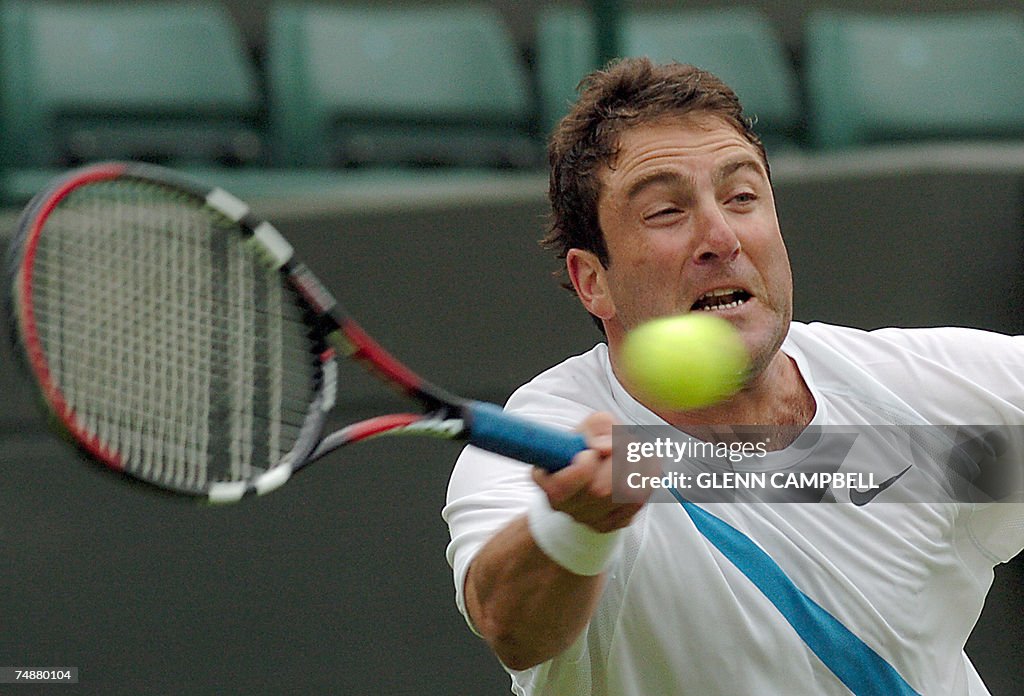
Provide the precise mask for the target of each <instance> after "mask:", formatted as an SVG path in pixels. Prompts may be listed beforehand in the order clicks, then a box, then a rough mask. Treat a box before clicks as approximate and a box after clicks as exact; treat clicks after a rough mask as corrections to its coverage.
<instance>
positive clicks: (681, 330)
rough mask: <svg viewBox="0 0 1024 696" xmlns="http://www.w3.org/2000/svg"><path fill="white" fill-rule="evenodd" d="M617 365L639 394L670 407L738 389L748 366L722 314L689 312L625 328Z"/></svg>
mask: <svg viewBox="0 0 1024 696" xmlns="http://www.w3.org/2000/svg"><path fill="white" fill-rule="evenodd" d="M621 358H622V366H621V367H622V370H623V373H624V374H623V376H624V377H625V379H626V381H627V382H628V383H629V384H630V385H631V386H632V387H633V388H634V389H635V390H636V391H637V393H638V395H639V396H640V398H641V400H643V401H646V402H648V403H649V404H650V405H652V406H655V407H660V408H669V409H674V410H682V411H686V410H690V409H696V408H701V407H704V406H710V405H711V404H714V403H717V402H719V401H722V400H724V399H727V398H729V397H730V396H732V395H733V394H735V393H736V392H738V391H739V390H740V388H741V387H742V386H743V384H744V382H745V381H746V378H747V374H748V371H749V369H750V356H749V355H748V353H747V349H746V346H745V345H744V344H743V339H742V338H740V335H739V332H738V331H737V330H736V329H735V328H734V327H733V325H732V324H730V323H729V322H728V321H726V320H725V319H722V318H720V317H716V316H714V315H711V314H706V313H696V312H691V313H689V314H682V315H679V316H671V317H661V318H659V319H654V320H651V321H648V322H647V323H645V324H642V325H640V326H638V327H637V328H635V329H633V330H632V331H630V332H629V334H627V336H626V339H625V342H624V343H623V346H622V354H621Z"/></svg>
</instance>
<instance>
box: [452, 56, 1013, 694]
mask: <svg viewBox="0 0 1024 696" xmlns="http://www.w3.org/2000/svg"><path fill="white" fill-rule="evenodd" d="M549 157H550V165H551V172H550V173H551V178H550V198H551V205H552V208H553V227H552V231H551V233H550V236H549V239H548V242H549V243H550V245H551V246H552V247H553V248H555V249H557V250H558V251H559V253H560V255H561V256H562V257H564V259H565V266H566V270H567V273H568V278H569V280H570V281H571V283H572V287H573V289H574V290H575V292H576V294H577V295H578V296H579V300H580V302H581V303H582V304H583V306H584V307H585V308H586V310H587V311H588V312H589V313H590V314H591V315H593V317H594V318H595V320H596V321H597V322H598V324H599V325H600V326H601V328H602V329H603V331H604V334H605V336H606V338H607V341H606V342H602V343H600V344H599V345H597V346H596V347H594V348H593V349H592V350H590V351H589V352H587V353H584V354H582V355H579V356H576V357H572V358H569V359H568V360H566V361H565V362H563V363H561V364H560V365H557V366H556V367H553V368H552V369H550V370H548V371H546V372H544V373H543V374H541V375H540V376H538V377H537V378H535V379H534V380H533V381H531V382H530V383H528V384H526V385H525V386H523V387H521V388H520V389H519V390H518V391H517V392H516V393H515V394H514V395H513V396H512V397H511V398H510V400H509V402H508V404H507V406H506V408H507V410H509V411H512V412H515V413H519V414H521V415H523V416H527V417H529V418H535V419H539V420H543V421H546V422H548V423H551V424H554V425H556V426H561V427H564V428H566V429H570V428H579V429H580V430H581V431H582V432H583V433H585V434H586V437H587V439H588V443H589V445H590V447H591V448H590V449H589V450H587V451H585V452H583V453H581V454H579V455H578V456H577V457H576V458H575V459H574V461H573V463H572V465H571V466H569V467H568V468H566V469H564V470H562V471H560V472H558V473H555V474H547V473H542V472H538V471H537V470H535V469H533V468H532V467H529V466H527V465H524V464H520V463H518V462H515V461H511V460H509V459H506V458H502V457H500V456H497V455H493V454H488V453H485V452H483V451H480V450H477V449H474V448H472V447H469V448H467V449H466V450H465V451H464V452H463V453H462V455H461V457H460V458H459V461H458V463H457V465H456V467H455V470H454V473H453V475H452V478H451V483H450V487H449V492H448V504H447V506H446V507H445V510H444V517H445V519H446V521H447V522H448V524H449V526H450V531H451V544H450V546H449V548H448V559H449V562H450V563H451V565H452V568H453V570H454V576H455V588H456V600H457V604H458V607H459V609H460V610H461V611H462V612H463V613H464V615H465V616H466V618H467V620H468V622H469V624H470V626H471V627H472V629H473V630H474V631H476V632H477V633H478V634H479V635H481V636H482V637H483V638H484V639H485V640H486V641H487V643H488V644H489V645H490V646H491V648H492V649H493V651H494V653H495V654H496V655H497V656H498V658H499V659H500V660H501V662H502V663H503V665H504V666H505V667H506V669H507V670H508V672H509V673H510V674H511V677H512V691H513V692H514V693H516V694H530V695H532V696H540V695H542V694H543V695H545V696H547V695H556V694H557V695H558V696H570V695H577V694H578V695H580V696H583V695H584V694H585V695H587V696H591V695H599V694H605V695H609V696H611V695H614V696H650V695H651V694H672V695H673V696H682V695H685V694H696V695H699V696H736V695H737V694H744V695H747V694H757V695H758V696H763V695H767V694H787V695H789V696H822V695H833V694H834V695H837V696H838V695H840V694H844V695H845V694H850V693H854V694H880V695H881V694H884V695H885V696H893V695H896V694H926V695H928V696H933V695H935V694H945V695H950V696H953V695H955V696H968V695H970V696H981V695H982V694H988V691H987V689H986V687H985V685H984V684H983V682H982V680H981V678H980V677H979V675H978V674H977V672H976V671H975V669H974V667H973V666H972V664H971V661H970V660H969V659H968V657H967V655H966V654H965V653H964V645H965V642H966V641H967V639H968V636H969V635H970V633H971V631H972V629H973V627H974V625H975V623H976V621H977V619H978V616H979V614H980V612H981V609H982V605H983V603H984V601H985V596H986V593H987V591H988V589H989V587H990V584H991V581H992V578H993V568H994V566H996V565H997V564H999V563H1001V562H1005V561H1006V560H1008V559H1010V558H1012V557H1013V556H1014V555H1016V554H1017V553H1018V552H1019V551H1020V550H1021V548H1022V547H1024V509H1022V507H1021V506H1020V505H1019V504H1016V503H1009V502H1002V501H1000V502H993V501H994V500H996V499H998V497H999V495H1000V494H1002V491H996V492H995V493H992V494H991V495H988V496H981V497H979V498H976V499H966V498H964V497H963V496H958V495H956V494H954V493H951V492H950V488H949V487H948V486H944V485H943V482H942V481H941V479H942V478H943V476H942V474H941V472H942V471H943V467H944V466H945V465H946V464H947V463H948V462H946V461H940V460H942V458H943V457H947V456H948V455H949V451H948V450H946V451H945V453H943V450H942V448H941V447H938V448H935V447H930V446H928V445H922V446H919V447H911V448H909V449H908V448H907V447H905V444H906V443H903V442H902V441H899V440H898V439H897V440H892V439H890V438H886V437H872V436H870V435H869V433H872V432H875V433H877V432H878V431H877V428H879V427H882V426H893V427H896V428H902V429H904V431H906V432H910V430H909V429H910V428H920V429H921V432H930V431H929V429H931V428H937V427H938V426H948V425H960V424H984V425H986V426H991V427H990V428H989V429H988V432H989V433H995V434H996V435H995V436H994V437H995V441H996V442H997V444H996V445H992V446H985V447H975V448H974V449H973V450H972V452H975V454H968V455H966V456H967V457H968V458H969V459H970V461H969V462H968V464H970V465H972V466H975V468H976V469H977V468H982V467H984V466H989V465H990V464H991V462H990V461H989V460H990V459H992V455H993V452H995V453H997V454H1001V455H1003V457H1002V458H1003V459H1005V460H1009V461H1013V462H1015V463H1017V464H1018V465H1019V463H1020V462H1021V461H1024V451H1021V447H1022V445H1021V443H1020V441H1019V439H1020V438H1018V437H1016V436H1015V426H1020V425H1022V424H1024V343H1022V342H1021V339H1020V338H1017V337H1008V336H1003V335H997V334H993V333H987V332H982V331H978V330H969V329H959V328H935V329H914V330H899V329H883V330H878V331H871V332H865V331H861V330H855V329H851V328H843V327H837V326H830V325H825V324H803V323H798V322H794V321H793V320H792V280H791V273H790V266H789V260H788V256H787V253H786V249H785V246H784V244H783V239H782V235H781V233H780V229H779V222H778V218H777V215H776V210H775V205H774V199H773V194H772V186H771V179H770V173H769V165H768V161H767V159H766V156H765V151H764V148H763V147H762V145H761V142H760V141H759V139H758V137H757V136H756V135H755V133H754V132H753V131H752V130H751V128H750V126H749V124H748V122H747V121H746V120H745V119H744V117H743V115H742V111H741V106H740V104H739V102H738V101H737V99H736V96H735V95H734V93H733V92H732V91H731V90H730V89H729V88H728V87H727V86H726V85H725V84H723V83H722V82H721V81H720V80H718V79H717V78H716V77H715V76H713V75H711V74H709V73H707V72H704V71H702V70H698V69H696V68H693V67H690V66H685V65H679V64H669V65H655V64H652V63H651V62H650V61H648V60H646V59H628V60H624V61H621V62H618V63H616V64H613V65H612V66H610V67H609V68H608V69H606V70H604V71H598V72H596V73H594V74H592V75H591V76H589V77H588V79H587V80H585V82H584V84H583V87H582V91H581V96H580V98H579V100H578V102H577V103H576V104H575V106H574V107H573V109H572V110H571V112H570V113H569V114H568V115H567V116H566V118H565V119H564V120H563V121H562V122H561V123H560V124H559V126H558V128H557V130H556V131H555V133H554V135H553V137H552V140H551V143H550V146H549ZM866 204H867V203H866ZM689 311H709V312H714V313H715V314H716V315H718V316H721V317H723V318H725V319H727V320H728V321H730V322H731V323H732V324H733V325H734V326H735V327H736V328H737V329H738V330H739V332H740V334H741V336H742V338H743V340H744V342H745V344H746V346H747V348H748V350H749V352H750V354H751V356H752V358H753V365H754V368H753V371H752V375H751V377H750V380H749V382H748V383H747V385H746V387H745V388H744V389H743V390H742V391H740V392H739V393H738V394H736V395H735V396H733V397H731V398H730V399H729V400H728V401H725V402H723V403H721V404H718V405H715V406H711V407H707V408H704V409H701V410H695V411H690V412H680V411H672V410H665V409H660V408H657V407H655V406H654V405H652V404H650V403H645V402H644V401H643V400H642V399H640V398H638V396H637V393H636V391H635V390H634V389H633V388H632V387H631V386H630V384H629V383H628V382H627V381H625V380H624V379H623V377H622V375H621V372H620V370H619V357H618V356H619V351H620V349H621V345H622V341H623V337H624V335H625V334H626V332H627V331H628V330H630V329H631V328H632V327H635V326H636V325H637V324H639V323H640V322H643V321H644V320H647V319H650V318H653V317H656V316H661V315H667V314H677V313H682V312H689ZM613 424H620V425H625V426H661V427H663V428H671V429H672V431H673V432H678V433H679V434H680V435H681V436H690V437H694V438H697V439H698V440H700V441H711V442H720V441H727V440H728V441H732V440H735V439H736V438H755V437H756V438H758V439H759V440H760V443H761V444H762V445H765V446H766V448H767V454H765V455H764V456H763V457H760V458H758V459H756V460H752V461H750V462H749V463H748V465H747V466H748V468H749V469H750V470H756V471H762V472H766V473H785V472H788V471H792V470H794V468H795V467H799V465H800V464H801V463H802V462H806V461H808V458H809V457H815V456H822V457H827V456H831V457H834V456H835V452H831V453H828V452H825V451H824V449H823V448H825V447H826V444H824V443H828V442H829V438H828V437H815V438H812V439H811V440H810V441H809V442H806V441H804V436H805V435H806V434H807V433H811V432H814V431H815V429H819V430H818V432H827V429H828V428H829V427H831V426H843V427H847V428H851V427H852V428H853V429H854V432H855V433H857V434H863V437H858V438H857V440H856V446H854V447H852V448H850V447H847V448H846V449H845V450H844V451H843V452H842V459H843V463H844V466H850V465H851V464H853V465H860V466H862V467H864V468H866V469H870V470H871V471H872V472H873V473H876V474H877V482H878V483H876V484H875V485H873V486H872V487H871V488H870V489H867V490H860V489H857V490H854V491H849V492H836V491H832V492H831V493H829V494H828V495H826V496H825V497H824V500H825V502H819V503H813V504H776V503H763V502H735V501H729V500H723V501H721V502H714V503H708V504H705V505H701V506H700V507H699V508H697V509H694V506H693V505H692V504H690V503H689V501H688V500H687V497H686V495H685V491H680V490H675V491H674V492H673V495H668V496H661V495H658V494H656V493H652V492H651V491H647V492H644V491H639V492H637V493H636V495H634V496H632V497H630V496H626V497H623V496H622V495H619V494H617V492H616V491H617V490H618V489H617V487H616V485H615V484H616V482H615V470H616V466H618V462H616V461H613V457H612V441H611V435H612V428H613ZM738 424H742V425H748V424H750V425H757V426H759V428H758V429H756V430H752V431H751V433H750V434H747V435H744V434H743V433H742V431H741V430H737V429H735V428H731V427H730V426H735V425H738ZM858 429H860V430H858ZM873 429H875V430H873ZM901 432H903V431H901ZM911 439H913V438H911ZM986 442H988V441H986ZM919 444H920V443H919ZM989 444H991V443H989ZM910 450H913V451H910ZM982 451H984V453H987V455H988V456H987V458H986V456H982V455H981V454H979V453H980V452H982ZM922 452H924V456H922ZM929 458H930V459H929ZM970 469H971V466H965V467H960V468H959V469H958V472H960V473H963V472H965V471H968V470H970ZM936 472H940V473H939V474H938V475H937V474H936ZM968 473H969V472H968ZM964 475H965V476H967V474H964ZM946 483H948V480H947V481H946ZM929 486H930V487H931V488H929ZM915 487H916V488H915ZM907 491H918V494H916V497H915V496H914V495H910V494H908V493H907ZM920 491H930V492H929V493H925V494H921V493H920ZM936 491H939V492H936ZM854 494H856V495H854ZM652 495H653V497H651V496H652ZM907 500H913V501H915V502H913V503H908V502H898V501H907Z"/></svg>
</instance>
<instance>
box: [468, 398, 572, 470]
mask: <svg viewBox="0 0 1024 696" xmlns="http://www.w3.org/2000/svg"><path fill="white" fill-rule="evenodd" d="M464 410H465V411H466V415H467V416H468V417H467V419H466V420H468V422H469V436H468V438H467V439H468V440H469V443H470V444H471V445H476V446H477V447H480V448H482V449H485V450H488V451H490V452H495V453H497V454H503V455H505V456H506V457H512V458H513V459H518V460H519V461H521V462H526V463H527V464H533V465H534V466H539V467H541V468H542V469H546V470H547V471H558V470H559V469H563V468H565V467H567V466H569V462H571V461H572V458H573V457H574V456H576V454H578V453H579V452H582V451H583V450H585V449H587V443H586V441H585V440H584V439H583V436H582V435H581V434H580V433H575V432H568V431H565V430H557V429H555V428H551V427H548V426H546V425H540V424H539V423H534V422H532V421H528V420H526V419H523V418H518V417H516V416H511V415H509V414H507V413H505V412H504V411H503V410H502V408H501V407H500V406H497V405H495V404H489V403H485V402H482V401H471V402H469V403H467V404H465V405H464Z"/></svg>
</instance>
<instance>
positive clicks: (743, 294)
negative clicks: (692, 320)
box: [690, 288, 751, 312]
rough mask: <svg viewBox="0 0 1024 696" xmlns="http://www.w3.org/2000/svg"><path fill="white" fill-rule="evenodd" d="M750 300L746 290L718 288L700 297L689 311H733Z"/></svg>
mask: <svg viewBox="0 0 1024 696" xmlns="http://www.w3.org/2000/svg"><path fill="white" fill-rule="evenodd" d="M750 298H751V295H750V293H749V292H747V291H746V290H741V289H739V288H720V289H718V290H712V291H711V292H706V293H704V294H703V295H701V296H700V297H699V298H698V299H697V301H696V302H694V303H693V306H692V307H690V309H691V311H698V310H700V311H704V312H721V311H724V310H727V309H735V308H736V307H739V306H740V305H741V304H743V303H744V302H746V301H747V300H749V299H750Z"/></svg>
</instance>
